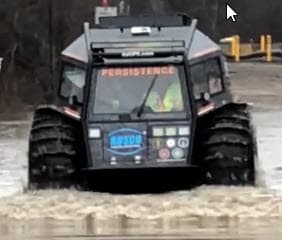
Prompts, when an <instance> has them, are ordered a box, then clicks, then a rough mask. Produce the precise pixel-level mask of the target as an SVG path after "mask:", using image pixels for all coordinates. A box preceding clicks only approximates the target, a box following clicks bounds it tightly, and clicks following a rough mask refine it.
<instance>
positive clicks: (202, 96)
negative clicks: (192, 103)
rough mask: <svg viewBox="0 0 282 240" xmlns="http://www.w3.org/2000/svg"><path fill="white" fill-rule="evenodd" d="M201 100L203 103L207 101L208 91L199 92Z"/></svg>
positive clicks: (208, 100)
mask: <svg viewBox="0 0 282 240" xmlns="http://www.w3.org/2000/svg"><path fill="white" fill-rule="evenodd" d="M201 100H202V101H203V102H204V103H209V102H210V100H211V95H210V94H209V93H208V92H202V93H201Z"/></svg>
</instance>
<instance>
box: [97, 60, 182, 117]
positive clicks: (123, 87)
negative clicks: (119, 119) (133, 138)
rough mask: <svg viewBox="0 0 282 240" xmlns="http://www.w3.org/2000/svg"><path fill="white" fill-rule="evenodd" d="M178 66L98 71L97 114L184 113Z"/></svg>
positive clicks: (104, 69)
mask: <svg viewBox="0 0 282 240" xmlns="http://www.w3.org/2000/svg"><path fill="white" fill-rule="evenodd" d="M181 89H182V88H181V82H180V77H179V68H178V67H176V66H172V65H170V66H155V67H133V68H103V69H100V70H99V71H98V76H97V85H96V95H95V104H94V113H95V114H131V113H138V112H139V113H141V112H140V110H141V111H142V113H170V112H183V111H184V104H183V95H182V91H181Z"/></svg>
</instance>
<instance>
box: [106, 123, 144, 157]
mask: <svg viewBox="0 0 282 240" xmlns="http://www.w3.org/2000/svg"><path fill="white" fill-rule="evenodd" d="M143 141H144V137H143V134H142V132H140V131H138V130H135V129H130V128H122V129H119V130H116V131H113V132H111V133H110V134H109V136H108V151H109V152H111V153H113V154H115V155H120V156H130V155H134V154H137V153H139V152H140V151H142V149H143Z"/></svg>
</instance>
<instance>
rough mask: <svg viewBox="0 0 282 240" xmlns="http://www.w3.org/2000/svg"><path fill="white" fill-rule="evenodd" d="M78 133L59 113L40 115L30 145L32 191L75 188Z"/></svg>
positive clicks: (37, 117) (47, 112) (35, 119)
mask: <svg viewBox="0 0 282 240" xmlns="http://www.w3.org/2000/svg"><path fill="white" fill-rule="evenodd" d="M76 137H77V136H76V129H75V126H74V125H73V122H72V121H71V120H69V119H67V118H65V117H64V116H61V115H60V114H58V113H56V112H52V111H51V110H50V111H46V110H45V111H37V112H36V113H35V116H34V120H33V124H32V129H31V134H30V142H29V189H36V190H38V189H49V188H52V189H54V188H55V189H61V188H70V187H72V186H75V185H76V178H75V175H76V167H75V164H74V163H75V159H76V157H77V149H76V141H77V138H76Z"/></svg>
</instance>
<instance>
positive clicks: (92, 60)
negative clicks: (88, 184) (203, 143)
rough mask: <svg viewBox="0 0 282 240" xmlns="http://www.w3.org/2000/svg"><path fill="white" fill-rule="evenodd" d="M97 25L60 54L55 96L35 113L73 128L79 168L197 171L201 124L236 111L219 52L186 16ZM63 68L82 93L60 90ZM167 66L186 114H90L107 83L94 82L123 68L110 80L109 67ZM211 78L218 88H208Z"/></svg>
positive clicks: (122, 19) (86, 28)
mask: <svg viewBox="0 0 282 240" xmlns="http://www.w3.org/2000/svg"><path fill="white" fill-rule="evenodd" d="M100 22H101V23H100V25H98V26H96V27H95V28H93V29H89V24H87V23H86V24H85V25H84V34H82V35H81V36H80V37H79V38H78V39H76V40H75V41H74V42H73V43H71V44H70V45H69V46H68V47H67V48H66V49H65V50H64V51H63V52H62V56H61V64H62V67H61V69H62V70H61V71H62V72H61V83H60V89H59V98H58V100H57V102H56V103H55V104H54V105H53V106H40V107H39V108H38V110H37V112H46V111H47V112H48V111H51V112H57V113H59V114H61V115H62V116H64V117H65V118H68V119H72V120H73V122H74V124H76V128H77V129H79V131H78V132H79V135H78V136H79V150H78V155H79V156H80V157H79V159H80V160H79V163H77V165H78V168H79V170H106V169H117V170H118V169H150V168H187V167H195V166H198V162H197V160H196V159H195V158H194V152H195V149H194V148H195V140H196V139H197V128H199V127H201V125H200V123H199V122H200V121H201V119H203V118H207V116H209V115H210V114H214V113H216V112H217V111H219V110H220V109H223V108H226V107H228V106H235V105H238V106H239V105H240V104H238V103H234V101H233V98H232V95H231V91H230V80H229V75H228V69H227V63H226V59H225V57H224V53H223V52H222V51H221V49H220V47H219V46H218V45H217V44H216V43H214V42H213V41H212V40H211V39H210V38H208V37H207V36H206V35H204V34H203V33H202V32H200V31H199V30H197V29H196V25H197V20H195V19H190V18H189V17H186V16H158V17H140V18H129V17H115V18H101V21H100ZM132 27H137V28H135V29H133V28H132ZM66 66H71V67H77V68H79V69H80V71H81V72H82V73H83V75H82V83H81V84H80V85H79V87H78V88H76V89H75V90H74V91H72V92H71V93H70V92H69V91H67V92H68V93H67V94H66V93H65V92H66V91H65V90H64V89H63V88H64V81H65V79H64V77H63V76H64V71H65V67H66ZM168 67H171V69H174V70H171V71H176V72H177V76H178V78H179V81H180V83H181V90H182V94H183V100H184V102H183V104H184V109H183V111H180V112H162V113H157V114H156V113H151V112H146V111H144V109H141V111H140V107H141V106H139V108H138V109H137V110H139V111H137V112H139V113H141V114H136V112H134V111H133V112H127V113H119V114H109V113H107V114H97V113H95V111H94V110H93V109H95V101H96V99H97V98H96V97H97V95H99V94H100V92H97V91H98V90H97V88H99V81H103V80H104V81H108V80H107V79H102V78H99V76H101V75H102V73H101V71H102V70H103V69H106V70H105V72H106V73H108V74H109V75H112V76H114V75H115V74H116V73H119V74H120V70H115V74H113V71H114V70H113V71H112V72H111V69H117V68H129V69H133V70H132V74H133V75H134V73H133V72H134V71H137V70H136V69H139V71H145V70H144V69H146V71H147V72H150V71H151V72H152V71H163V72H167V71H168V70H167V69H168ZM140 68H143V70H140ZM210 68H212V69H213V70H210V72H209V70H208V69H210ZM134 69H135V70H134ZM214 69H215V70H214ZM107 71H108V72H107ZM129 71H130V70H129ZM106 73H105V75H106ZM99 74H100V75H99ZM127 74H128V72H126V75H127ZM197 74H200V75H199V76H198V75H197ZM137 75H138V74H137ZM196 75H197V76H196ZM83 78H84V79H83ZM113 78H114V77H113ZM199 79H201V80H200V81H202V83H199V82H198V80H199ZM213 80H215V81H217V84H219V85H217V86H219V88H217V89H212V87H211V85H212V82H211V81H213ZM156 81H159V79H158V80H156ZM124 86H125V89H126V86H127V85H124ZM104 89H106V88H104ZM146 89H147V88H146ZM133 92H134V91H133ZM124 94H125V95H126V94H130V92H129V91H127V92H125V93H124ZM131 95H133V93H132V94H131ZM104 97H105V99H107V98H108V97H109V95H107V94H106V93H105V96H104ZM129 99H130V98H129ZM131 99H133V97H132V96H131ZM140 103H141V102H140ZM143 107H144V106H143ZM161 129H162V130H161ZM156 132H157V133H158V134H156ZM168 145H169V146H168ZM179 149H180V150H181V151H180V150H179Z"/></svg>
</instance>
